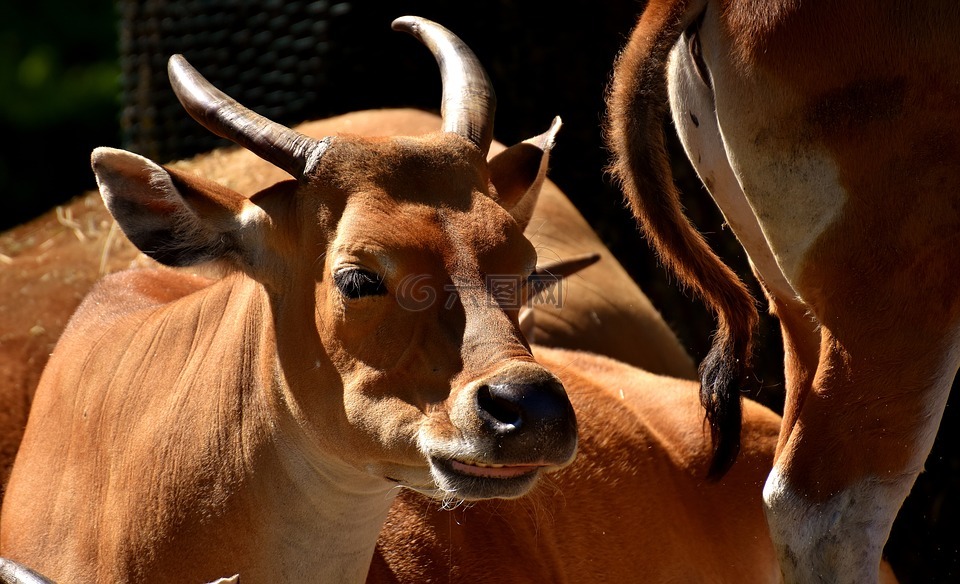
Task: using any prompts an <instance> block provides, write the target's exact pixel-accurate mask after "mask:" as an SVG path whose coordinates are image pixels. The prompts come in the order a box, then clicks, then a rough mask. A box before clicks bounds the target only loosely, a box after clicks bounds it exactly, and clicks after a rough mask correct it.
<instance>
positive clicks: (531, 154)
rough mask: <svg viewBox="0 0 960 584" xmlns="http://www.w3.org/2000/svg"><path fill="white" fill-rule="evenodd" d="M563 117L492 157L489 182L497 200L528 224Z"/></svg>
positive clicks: (522, 222) (524, 225) (516, 217)
mask: <svg viewBox="0 0 960 584" xmlns="http://www.w3.org/2000/svg"><path fill="white" fill-rule="evenodd" d="M560 125H561V122H560V118H559V117H556V118H553V123H552V124H550V129H549V130H547V131H546V132H544V133H543V134H540V135H539V136H535V137H533V138H530V139H529V140H524V141H523V142H521V143H519V144H515V145H513V146H511V147H510V148H507V149H506V150H504V151H503V152H501V153H499V154H497V155H496V156H494V157H493V158H491V159H490V163H489V165H490V182H492V183H493V187H494V189H496V191H497V196H496V198H497V201H498V202H499V203H500V204H501V205H502V206H503V208H504V209H506V210H507V211H509V212H510V214H511V215H513V218H514V219H515V220H516V221H517V223H519V224H520V226H521V227H524V228H525V227H526V226H527V222H529V221H530V217H531V216H532V215H533V208H534V206H536V204H537V197H538V196H539V195H540V187H542V186H543V180H544V179H545V178H546V176H547V166H548V163H549V160H550V150H551V149H552V148H553V143H554V139H555V138H556V135H557V132H558V131H560Z"/></svg>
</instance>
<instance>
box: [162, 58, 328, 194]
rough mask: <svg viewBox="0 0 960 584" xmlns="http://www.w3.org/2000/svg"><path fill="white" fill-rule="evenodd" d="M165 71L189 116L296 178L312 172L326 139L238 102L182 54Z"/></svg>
mask: <svg viewBox="0 0 960 584" xmlns="http://www.w3.org/2000/svg"><path fill="white" fill-rule="evenodd" d="M167 74H168V75H169V77H170V85H171V86H173V92H174V93H175V94H176V95H177V99H179V100H180V103H181V104H183V107H184V109H186V110H187V113H189V114H190V116H191V117H192V118H193V119H195V120H197V121H198V122H200V124H201V125H202V126H203V127H205V128H206V129H208V130H210V131H211V132H213V133H214V134H216V135H218V136H221V137H223V138H226V139H228V140H230V141H232V142H236V143H237V144H239V145H241V146H243V147H244V148H246V149H247V150H249V151H251V152H253V153H254V154H256V155H257V156H259V157H260V158H263V159H264V160H266V161H267V162H269V163H271V164H274V165H276V166H277V167H278V168H282V169H283V170H285V171H287V172H288V173H290V175H291V176H293V177H294V178H296V179H297V180H302V179H303V178H305V177H306V175H308V174H310V172H311V171H313V168H314V167H315V166H316V164H317V162H318V161H319V160H320V156H321V155H322V154H323V152H324V150H326V149H327V145H328V142H327V141H326V140H315V139H313V138H309V137H307V136H304V135H303V134H301V133H299V132H297V131H295V130H291V129H290V128H288V127H286V126H283V125H281V124H278V123H276V122H273V121H271V120H268V119H267V118H265V117H263V116H261V115H260V114H258V113H256V112H254V111H252V110H250V109H248V108H246V107H244V106H242V105H240V104H239V103H238V102H237V101H236V100H234V99H233V98H232V97H230V96H228V95H227V94H225V93H223V92H222V91H220V90H219V89H217V88H216V87H214V86H213V84H211V83H210V82H209V81H207V80H206V79H204V78H203V76H202V75H200V73H198V72H197V70H196V69H194V68H193V66H191V65H190V63H188V62H187V60H186V59H184V58H183V55H173V56H172V57H170V60H169V61H168V63H167Z"/></svg>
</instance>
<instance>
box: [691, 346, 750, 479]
mask: <svg viewBox="0 0 960 584" xmlns="http://www.w3.org/2000/svg"><path fill="white" fill-rule="evenodd" d="M738 349H739V350H738ZM746 355H748V352H747V351H744V350H743V349H742V348H738V347H736V346H735V343H734V342H732V341H731V340H729V339H715V340H714V343H713V347H712V348H711V349H710V352H709V353H708V354H707V356H706V358H705V359H704V360H703V362H702V363H701V364H700V380H701V385H700V403H701V404H702V405H703V407H704V409H705V410H706V416H707V422H708V423H709V424H710V435H711V439H712V441H713V461H712V462H711V464H710V470H709V472H708V474H707V478H709V479H711V480H720V479H721V478H723V476H724V475H725V474H726V473H727V471H729V470H730V467H731V466H733V463H734V462H736V460H737V455H738V454H739V453H740V427H741V423H742V409H741V403H740V396H741V392H742V391H746V390H747V383H748V382H749V378H750V376H749V374H748V372H749V365H748V364H747V363H745V362H744V360H745V357H746Z"/></svg>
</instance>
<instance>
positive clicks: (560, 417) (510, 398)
mask: <svg viewBox="0 0 960 584" xmlns="http://www.w3.org/2000/svg"><path fill="white" fill-rule="evenodd" d="M477 407H478V413H479V416H480V420H481V422H482V423H483V425H484V427H485V429H486V430H487V431H488V432H489V433H491V434H492V435H493V436H494V437H495V438H496V439H497V442H498V446H499V447H500V449H501V450H502V452H500V454H502V455H503V456H505V457H508V458H518V459H520V460H530V461H534V460H538V459H542V460H544V461H546V462H557V463H559V462H565V461H566V459H567V458H569V457H570V456H572V455H573V452H574V450H575V449H576V444H577V418H576V415H575V414H574V412H573V406H572V405H570V400H569V399H568V398H567V393H566V391H564V389H563V386H562V385H560V383H559V382H558V381H556V380H553V379H548V380H544V381H538V382H533V383H514V382H499V383H489V384H486V385H483V386H481V387H480V388H479V389H478V390H477Z"/></svg>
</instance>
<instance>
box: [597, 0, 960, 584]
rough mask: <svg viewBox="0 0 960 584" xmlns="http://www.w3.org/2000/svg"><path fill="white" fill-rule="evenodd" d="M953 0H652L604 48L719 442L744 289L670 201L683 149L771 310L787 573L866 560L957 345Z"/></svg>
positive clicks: (744, 315) (742, 374)
mask: <svg viewBox="0 0 960 584" xmlns="http://www.w3.org/2000/svg"><path fill="white" fill-rule="evenodd" d="M958 31H960V5H958V4H956V3H951V2H940V1H936V0H922V1H918V2H910V3H901V2H867V1H863V0H851V1H847V2H842V3H841V2H827V1H825V0H811V1H803V2H800V1H793V0H784V1H780V0H778V1H775V2H765V1H764V2H760V1H756V0H729V1H708V0H697V1H685V0H654V1H652V2H650V3H649V4H648V6H647V8H646V10H645V11H644V13H643V15H642V17H641V19H640V21H639V23H638V24H637V26H636V28H635V29H634V31H633V34H632V36H631V39H630V42H629V44H628V45H627V46H626V48H625V50H624V51H623V53H622V55H621V56H620V57H619V59H618V62H617V64H616V69H615V75H614V80H613V83H612V86H611V92H610V96H609V112H608V116H609V119H608V123H609V127H608V136H609V144H610V147H611V149H612V150H613V151H614V153H615V161H614V166H613V170H614V172H615V174H616V176H617V177H618V178H619V180H620V181H621V182H622V185H623V188H624V190H625V192H626V195H627V197H628V198H629V200H630V203H631V205H632V207H633V210H634V213H635V215H636V217H637V219H638V220H639V222H640V224H641V225H642V227H643V229H644V231H645V233H646V235H647V237H648V238H649V240H650V242H651V244H652V245H653V247H655V248H656V250H657V251H658V252H659V254H660V256H661V258H662V259H663V261H664V263H665V264H666V265H667V266H668V267H669V268H670V269H671V270H672V271H673V272H674V273H675V274H677V276H678V278H679V279H680V281H681V282H682V283H684V284H685V285H687V286H689V287H690V288H691V289H693V290H695V291H696V292H697V293H698V294H699V295H700V296H701V297H703V298H704V299H705V300H706V302H707V303H708V304H709V305H710V306H711V307H712V308H713V310H714V311H715V312H716V314H717V317H718V327H719V328H718V331H717V334H716V337H715V340H714V343H713V348H712V350H711V352H710V354H709V355H708V357H707V359H706V360H705V361H704V363H703V364H702V366H701V376H702V400H703V403H704V405H705V406H706V410H707V415H708V418H709V419H710V421H711V424H712V426H713V428H714V430H715V434H716V435H717V437H718V448H717V458H716V465H715V470H716V471H717V473H718V474H719V473H721V472H722V471H723V470H724V469H725V468H726V467H727V466H728V465H729V464H730V462H731V461H732V460H733V459H734V457H735V456H736V451H737V438H736V436H737V432H738V428H739V411H740V410H739V403H738V402H739V399H740V395H739V390H740V388H741V387H742V386H743V384H744V383H745V382H747V381H749V379H750V377H751V370H750V359H751V343H752V340H751V335H752V332H753V329H754V326H755V324H756V321H757V313H756V309H755V306H754V301H753V299H752V298H751V297H750V295H749V294H748V293H747V291H746V289H745V288H744V286H743V285H742V283H741V282H740V280H739V279H738V278H737V277H736V276H735V275H734V274H733V273H732V272H731V271H730V270H729V269H728V268H727V267H726V266H725V265H724V264H723V263H722V262H721V261H720V260H719V259H718V258H717V256H716V255H715V254H714V253H713V252H712V251H711V250H710V248H709V247H708V246H707V245H706V244H705V242H704V240H703V239H702V238H701V237H700V235H699V234H698V233H697V232H696V231H695V230H694V228H693V227H692V226H691V225H690V223H689V222H688V221H687V219H686V218H685V217H684V216H683V214H682V211H681V209H680V206H679V204H678V195H677V191H676V189H675V187H674V185H673V183H672V177H671V174H670V169H669V165H668V163H667V158H666V154H665V148H664V138H663V132H662V121H663V117H664V115H665V113H666V108H667V104H668V102H669V107H670V111H671V112H672V114H673V121H674V123H675V125H676V127H677V129H678V131H679V134H680V137H681V140H682V142H683V145H684V148H685V149H686V152H687V155H688V157H689V158H690V160H691V162H692V163H693V165H694V167H695V168H696V170H697V172H698V174H699V176H700V178H701V179H702V180H703V183H704V184H705V185H706V187H707V189H709V191H710V193H711V195H712V196H713V197H714V199H715V200H716V201H717V203H718V205H719V207H720V209H721V210H722V212H723V214H724V216H725V218H726V220H727V221H728V222H729V224H730V226H731V227H732V228H733V231H734V232H735V233H736V235H737V237H738V238H739V240H740V242H741V243H742V244H743V247H744V249H745V250H746V252H747V254H748V256H749V258H750V260H751V262H752V265H753V267H754V271H755V273H756V274H757V276H758V278H759V280H760V281H761V283H762V285H763V288H764V291H765V293H766V295H767V297H768V299H769V301H770V307H771V311H772V312H773V313H774V314H775V315H776V316H777V317H778V318H779V319H780V323H781V326H782V331H783V337H784V349H785V353H786V363H785V365H786V382H787V387H786V390H787V395H786V405H785V410H784V424H783V430H782V432H781V435H780V441H779V445H778V452H777V460H776V464H775V467H774V469H773V472H772V473H771V475H770V477H769V479H768V481H767V483H766V488H765V501H766V507H767V516H768V520H769V523H770V527H771V530H772V535H773V538H774V541H775V542H776V544H777V548H778V551H779V556H780V560H781V564H782V568H783V572H784V575H785V576H786V579H787V581H788V582H831V583H845V582H874V581H876V580H877V566H878V565H879V564H880V556H881V552H882V549H883V545H884V543H885V541H886V539H887V536H888V534H889V532H890V528H891V525H892V523H893V520H894V517H895V516H896V513H897V510H898V509H899V507H900V505H901V504H902V502H903V500H904V498H905V497H906V496H907V494H908V492H909V491H910V488H911V486H912V485H913V482H914V480H915V479H916V477H917V475H918V473H919V472H920V471H921V469H922V468H923V463H924V459H925V458H926V456H927V453H928V452H929V451H930V448H931V446H932V444H933V439H934V436H935V434H936V431H937V426H938V424H939V421H940V417H941V414H942V413H943V408H944V404H945V402H946V399H947V395H948V393H949V390H950V386H951V383H952V381H953V379H954V377H955V375H956V373H957V369H958V364H960V295H958V294H957V274H958V273H960V247H958V246H957V245H956V241H955V240H956V236H957V234H958V233H960V204H958V200H960V199H958V197H957V193H958V192H960V171H958V167H957V161H958V160H960V83H958V81H957V80H958V79H960V40H958V39H960V35H958Z"/></svg>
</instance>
